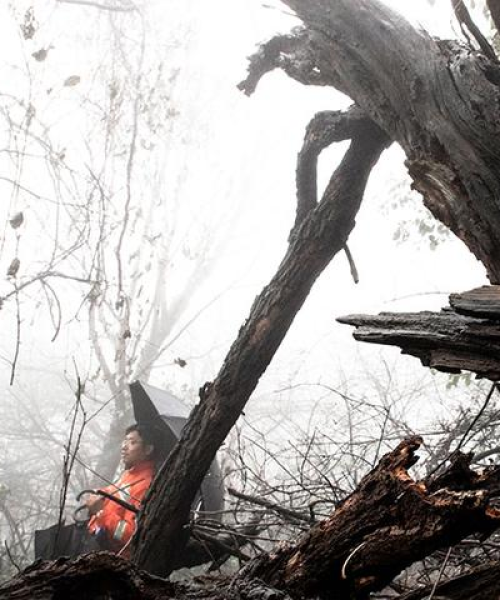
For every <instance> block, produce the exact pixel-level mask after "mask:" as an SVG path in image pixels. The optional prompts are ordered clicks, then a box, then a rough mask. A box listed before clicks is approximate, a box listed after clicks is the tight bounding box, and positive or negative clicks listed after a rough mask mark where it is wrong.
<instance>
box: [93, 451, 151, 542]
mask: <svg viewBox="0 0 500 600" xmlns="http://www.w3.org/2000/svg"><path fill="white" fill-rule="evenodd" d="M153 474H154V471H153V462H152V461H145V462H142V463H140V464H138V465H135V466H133V467H131V468H130V469H127V470H126V471H124V472H123V473H122V475H121V477H120V478H119V479H118V481H117V482H116V483H115V484H114V485H110V486H108V487H105V488H102V490H103V491H105V492H107V493H108V494H112V495H113V496H117V497H119V498H121V499H122V500H125V502H128V503H129V504H133V505H134V506H136V507H137V508H139V506H140V504H141V502H142V499H143V498H144V495H145V493H146V491H147V489H148V488H149V486H150V485H151V481H152V479H153ZM88 528H89V531H90V533H92V534H93V535H96V536H98V537H100V536H101V535H102V536H103V537H105V540H106V544H107V545H108V546H109V547H110V548H111V549H112V550H113V551H115V552H118V551H119V550H121V549H122V548H123V547H124V546H125V544H126V543H127V542H128V541H129V540H130V538H131V537H132V535H133V533H134V531H135V514H134V513H133V512H132V511H130V510H127V509H126V508H124V507H123V506H120V505H119V504H117V503H116V502H113V501H112V500H108V499H107V498H106V499H105V500H104V503H103V505H102V509H101V510H100V511H99V512H98V513H96V514H95V515H94V516H93V517H92V518H91V519H90V521H89V524H88Z"/></svg>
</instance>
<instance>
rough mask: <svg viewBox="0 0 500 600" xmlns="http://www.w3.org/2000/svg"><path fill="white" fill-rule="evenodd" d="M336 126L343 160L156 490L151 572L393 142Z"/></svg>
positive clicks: (360, 127)
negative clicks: (343, 144)
mask: <svg viewBox="0 0 500 600" xmlns="http://www.w3.org/2000/svg"><path fill="white" fill-rule="evenodd" d="M336 119H337V128H336V134H335V132H333V133H331V139H338V140H340V139H346V138H348V137H350V138H351V139H352V141H351V145H350V147H349V149H348V151H347V152H346V154H345V156H344V159H343V161H342V162H341V164H340V166H339V167H338V169H337V170H336V171H335V173H334V175H333V176H332V179H331V181H330V183H329V184H328V186H327V188H326V190H325V192H324V194H323V198H322V199H321V202H319V203H318V204H316V205H315V206H314V207H310V209H309V210H308V211H305V212H304V214H303V215H302V216H301V218H300V219H299V220H298V222H296V226H295V229H294V232H293V236H292V238H291V241H290V246H289V249H288V252H287V254H286V256H285V258H284V259H283V261H282V263H281V265H280V266H279V268H278V271H277V273H276V275H275V276H274V277H273V279H272V281H271V282H270V283H269V285H268V286H266V287H265V288H264V290H263V291H262V293H261V294H260V295H259V296H258V297H257V299H256V300H255V302H254V305H253V307H252V309H251V311H250V315H249V317H248V319H247V321H246V322H245V324H244V325H243V326H242V328H241V329H240V331H239V334H238V337H237V339H236V341H235V342H234V343H233V345H232V347H231V349H230V351H229V353H228V355H227V357H226V359H225V361H224V364H223V365H222V368H221V370H220V372H219V374H218V375H217V378H216V379H215V381H214V382H213V383H210V384H206V385H205V386H204V388H203V389H202V390H200V403H199V404H198V406H197V407H196V408H195V409H194V411H193V413H192V415H191V417H190V419H189V422H188V424H187V425H186V427H185V429H184V432H183V436H182V439H181V441H180V443H179V444H178V445H177V446H176V448H175V449H174V450H173V452H172V454H171V455H170V457H169V459H168V461H167V462H166V464H165V465H164V466H163V467H162V470H161V472H160V473H159V475H158V476H157V478H156V479H155V481H154V483H153V485H152V487H151V490H150V493H149V495H148V501H147V503H146V507H145V509H144V512H143V514H142V515H141V518H140V521H139V532H138V536H137V537H136V539H135V540H134V544H135V545H134V549H133V557H134V561H136V563H137V564H138V565H139V566H140V567H141V568H144V569H147V570H148V571H150V572H153V573H157V574H165V573H168V572H170V571H171V570H172V568H173V563H174V559H175V555H176V553H177V552H178V551H179V548H180V547H181V546H182V545H183V544H184V543H185V541H186V537H187V530H186V529H185V527H184V525H185V523H187V521H188V516H189V508H190V505H191V501H192V499H193V498H194V496H195V494H196V492H197V490H198V489H199V486H200V484H201V482H202V479H203V477H204V475H205V473H206V472H207V470H208V468H209V466H210V464H211V462H212V460H213V458H214V456H215V453H216V452H217V450H218V448H219V447H220V445H221V444H222V442H223V441H224V439H225V438H226V436H227V434H228V433H229V431H230V429H231V428H232V426H233V425H234V424H235V422H236V420H237V419H238V417H239V415H240V414H241V412H242V410H243V408H244V406H245V403H246V402H247V400H248V398H249V397H250V395H251V393H252V391H253V390H254V389H255V387H256V385H257V383H258V381H259V378H260V376H261V375H262V373H263V372H264V371H265V369H266V368H267V366H268V365H269V363H270V361H271V359H272V357H273V355H274V353H275V352H276V350H277V349H278V347H279V345H280V343H281V341H282V340H283V338H284V336H285V335H286V333H287V331H288V329H289V328H290V325H291V323H292V322H293V319H294V317H295V315H296V314H297V312H298V311H299V310H300V308H301V306H302V304H303V303H304V301H305V299H306V298H307V296H308V294H309V291H310V289H311V287H312V285H313V284H314V282H315V281H316V279H317V277H318V276H319V275H320V273H321V272H322V271H323V270H324V268H325V267H326V266H327V265H328V264H329V262H330V261H331V259H332V258H333V256H334V255H335V254H336V253H337V252H338V251H339V250H340V249H342V248H343V247H344V245H345V243H346V241H347V238H348V236H349V233H350V232H351V230H352V229H353V227H354V223H355V217H356V214H357V211H358V209H359V206H360V204H361V200H362V197H363V193H364V190H365V186H366V182H367V179H368V176H369V174H370V172H371V169H372V168H373V166H374V165H375V163H376V162H377V160H378V158H379V156H380V154H381V152H382V151H383V150H384V148H385V147H386V146H387V144H388V139H387V137H386V136H385V134H384V133H383V132H382V131H381V130H380V129H379V128H378V127H377V126H376V125H374V124H373V123H371V122H370V121H367V120H366V119H361V118H360V115H359V111H358V110H357V109H352V110H351V111H349V112H348V113H336ZM333 129H335V127H333ZM307 143H308V142H307V136H306V142H305V145H306V144H307ZM158 515H161V518H160V519H159V518H158Z"/></svg>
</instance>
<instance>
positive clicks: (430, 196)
mask: <svg viewBox="0 0 500 600" xmlns="http://www.w3.org/2000/svg"><path fill="white" fill-rule="evenodd" d="M284 3H285V4H287V5H288V6H289V7H290V8H292V9H293V10H295V11H296V13H297V15H298V16H299V17H300V18H301V19H302V21H303V22H304V25H305V29H304V30H303V31H301V32H300V33H297V34H296V35H295V36H294V40H292V39H291V36H280V37H279V38H275V40H273V41H272V42H270V43H269V44H268V45H267V46H265V47H264V48H263V49H262V50H261V51H260V53H259V54H258V55H256V57H254V59H253V62H252V66H253V72H252V73H251V76H250V77H249V78H248V79H247V81H246V82H245V83H244V84H242V87H243V88H244V89H247V90H248V91H251V90H252V89H253V88H255V85H256V82H257V81H258V79H259V77H260V76H262V75H263V74H264V73H265V72H267V71H270V70H271V69H273V68H277V67H278V68H282V69H283V70H285V71H286V72H287V73H288V74H289V75H290V76H291V77H294V78H295V79H297V80H298V81H300V82H302V83H305V84H312V85H332V86H333V87H336V88H337V89H339V90H340V91H342V92H344V93H345V94H347V95H348V96H350V97H351V98H352V99H353V100H354V101H355V102H356V104H357V105H358V106H359V107H360V108H362V109H363V111H364V112H365V114H366V115H367V116H368V117H370V118H372V119H373V120H374V121H375V122H376V123H377V124H378V125H379V126H380V127H381V128H382V129H383V130H384V131H385V132H386V133H387V134H388V136H389V137H390V138H391V139H392V140H393V141H395V142H397V143H399V144H400V145H401V147H402V148H403V149H404V151H405V153H406V156H407V161H406V164H407V166H408V170H409V172H410V175H411V177H412V178H413V185H414V187H415V188H416V189H417V190H418V191H420V192H421V193H422V195H423V197H424V202H425V204H426V206H427V207H428V208H429V209H430V210H431V212H432V213H433V214H434V215H435V216H436V217H437V218H438V219H439V220H440V221H442V222H443V223H444V224H445V225H446V226H447V227H449V228H450V229H451V230H452V231H453V232H454V233H455V234H456V235H457V236H458V237H459V238H460V239H461V240H463V241H464V242H465V243H466V244H467V246H468V247H469V249H470V250H471V252H472V253H473V254H474V255H475V256H476V257H477V258H478V259H479V260H480V261H481V262H482V263H483V264H484V266H485V267H486V270H487V272H488V275H489V277H490V280H491V281H492V283H498V282H500V169H499V168H498V167H499V166H500V165H499V160H500V159H499V157H500V152H499V149H500V144H499V141H498V140H499V139H500V138H499V135H498V134H499V132H500V119H499V106H500V102H499V101H500V88H499V83H500V68H499V65H498V62H497V61H496V60H492V59H491V58H487V57H486V56H485V55H484V54H482V53H480V52H476V51H473V50H471V49H470V48H469V47H467V46H463V45H460V44H459V43H457V42H449V41H439V40H436V39H434V38H431V37H430V36H429V35H427V34H426V33H425V32H423V31H420V30H419V31H417V30H415V29H414V28H413V27H412V26H411V25H410V24H409V23H408V22H407V21H406V20H405V19H403V18H402V17H401V16H399V15H397V14H395V13H394V12H392V11H391V10H390V9H389V8H388V7H386V6H384V5H383V4H382V3H381V2H378V1H377V0H358V1H357V2H352V1H351V0H284ZM280 44H282V45H283V47H282V49H280Z"/></svg>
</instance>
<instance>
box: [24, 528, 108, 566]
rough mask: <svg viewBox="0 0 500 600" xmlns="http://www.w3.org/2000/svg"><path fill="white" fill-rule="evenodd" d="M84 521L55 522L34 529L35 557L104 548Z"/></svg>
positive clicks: (77, 553) (80, 552)
mask: <svg viewBox="0 0 500 600" xmlns="http://www.w3.org/2000/svg"><path fill="white" fill-rule="evenodd" d="M104 549H105V548H103V547H102V546H101V544H100V543H99V541H98V540H97V539H96V537H95V536H93V535H92V534H91V533H89V530H88V529H87V524H86V523H73V524H72V525H65V524H64V523H62V524H57V525H52V527H49V528H48V529H41V530H38V531H35V559H39V558H41V559H44V560H53V559H55V558H59V557H60V556H69V557H75V556H80V555H81V554H86V553H88V552H98V551H99V550H104Z"/></svg>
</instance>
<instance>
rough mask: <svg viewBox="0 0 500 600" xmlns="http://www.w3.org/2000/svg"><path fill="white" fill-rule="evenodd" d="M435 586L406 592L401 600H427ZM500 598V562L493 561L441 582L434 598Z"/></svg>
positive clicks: (436, 599) (474, 599)
mask: <svg viewBox="0 0 500 600" xmlns="http://www.w3.org/2000/svg"><path fill="white" fill-rule="evenodd" d="M432 591H433V586H428V587H424V588H422V589H419V590H415V591H414V592H411V593H410V594H405V595H404V596H402V597H400V598H399V600H426V599H427V598H429V597H430V594H431V593H432ZM497 598H500V563H498V562H492V563H489V564H486V565H484V566H482V567H479V568H476V569H472V570H471V571H469V572H468V573H466V574H464V575H461V576H460V577H454V578H453V579H450V580H449V581H443V582H441V583H440V584H439V585H438V586H437V587H436V589H435V590H434V600H495V599H497Z"/></svg>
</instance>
